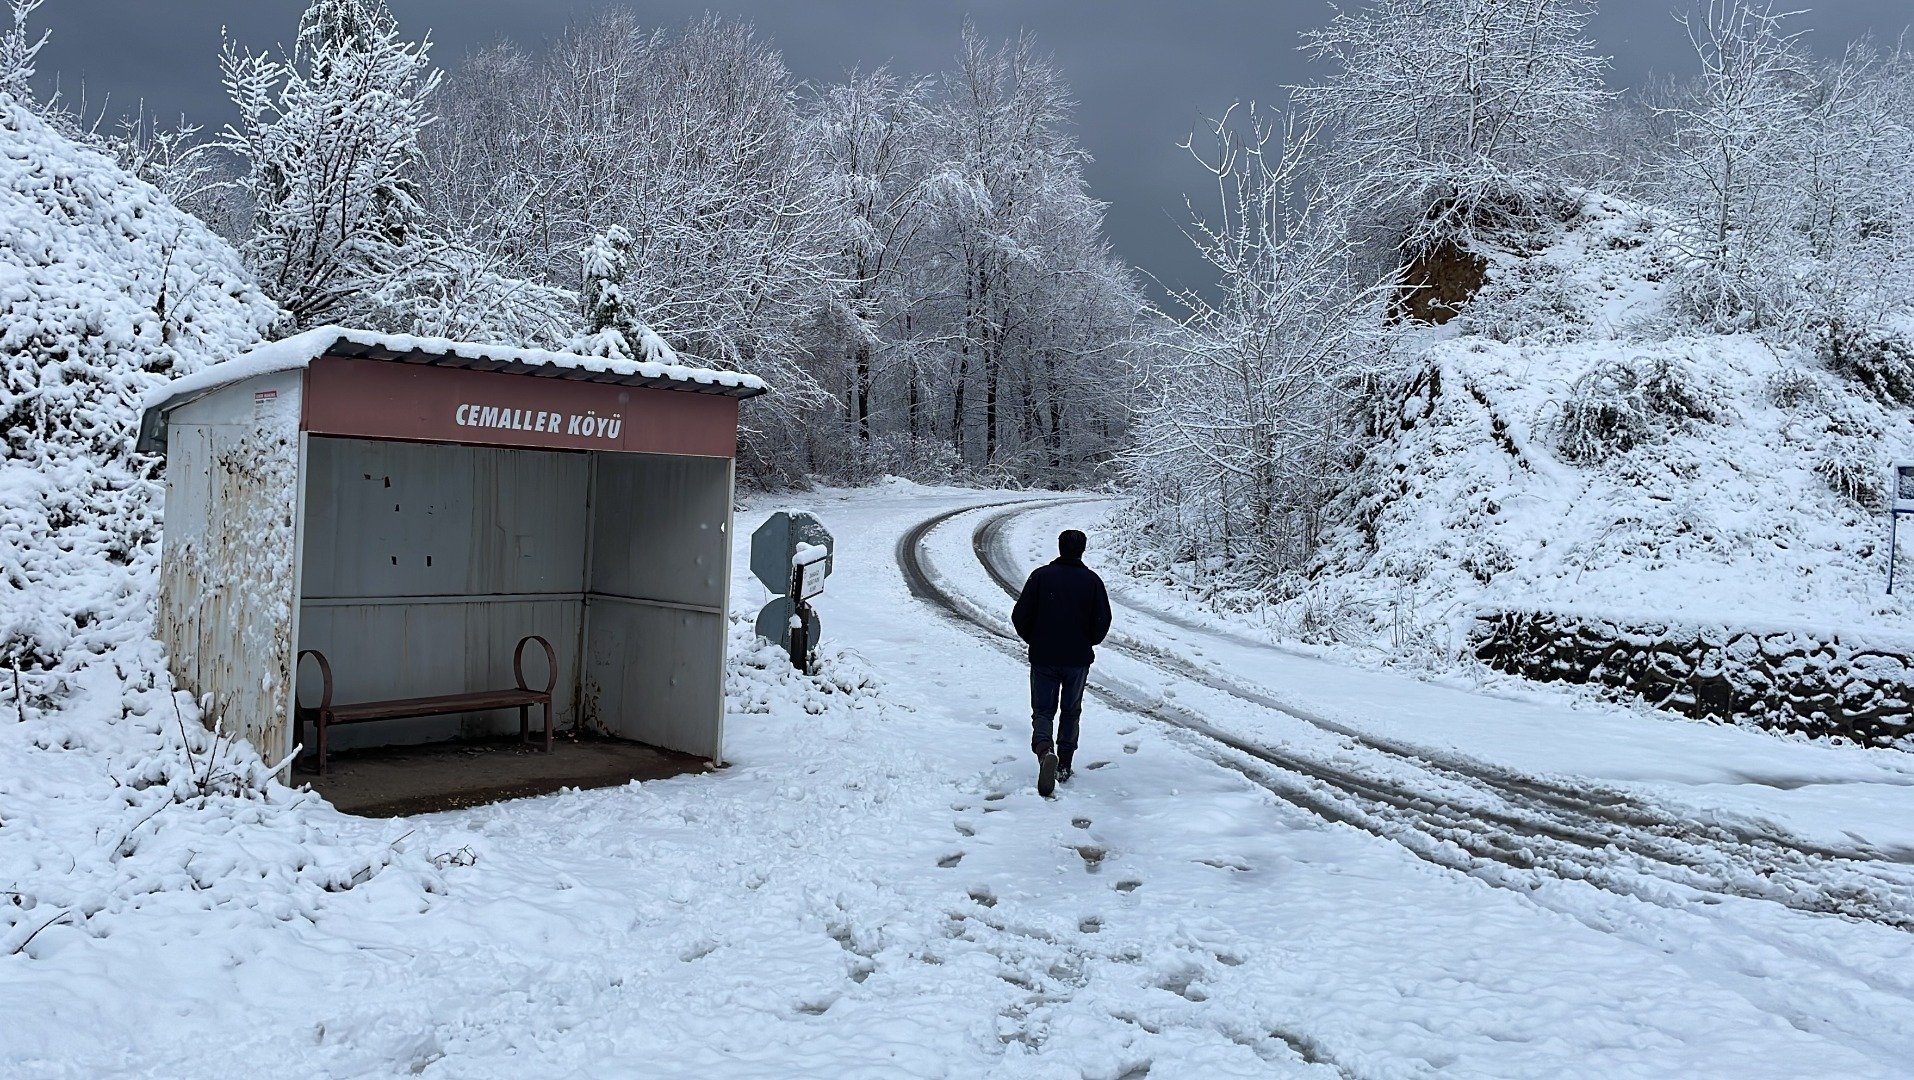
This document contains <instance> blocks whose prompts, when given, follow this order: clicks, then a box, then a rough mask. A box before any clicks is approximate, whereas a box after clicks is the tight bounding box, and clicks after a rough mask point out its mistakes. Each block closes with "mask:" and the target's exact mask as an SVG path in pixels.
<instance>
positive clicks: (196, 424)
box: [157, 373, 301, 761]
mask: <svg viewBox="0 0 1914 1080" xmlns="http://www.w3.org/2000/svg"><path fill="white" fill-rule="evenodd" d="M300 388H301V380H300V377H299V374H298V373H285V374H279V375H268V376H260V377H258V378H254V379H248V380H246V381H244V382H240V383H236V384H234V385H232V386H228V387H226V388H224V389H222V390H219V391H217V392H215V393H212V394H208V395H206V396H205V397H203V398H200V399H199V400H197V401H193V402H191V403H189V404H187V405H184V406H181V407H180V408H179V409H176V410H174V412H173V414H172V416H171V418H170V428H169V434H168V439H167V456H166V532H165V539H164V540H163V542H162V550H161V570H160V596H159V610H158V620H157V630H158V634H159V638H160V641H161V642H162V643H163V644H164V645H165V646H166V652H167V662H168V666H169V667H170V669H171V671H172V673H173V680H174V683H175V684H176V685H177V686H179V687H180V688H182V689H185V690H189V691H191V692H192V693H194V694H195V695H198V696H200V697H201V698H202V699H208V700H209V707H208V709H207V713H206V718H207V720H208V721H209V722H213V721H217V722H219V723H220V724H221V725H222V726H223V728H224V729H225V730H226V731H228V732H233V733H236V734H238V735H240V736H242V737H243V738H245V739H247V740H248V741H249V742H251V743H252V745H253V747H254V748H255V749H256V750H257V751H258V752H259V754H260V756H262V757H264V758H266V759H267V760H269V761H277V760H279V759H281V758H283V757H284V756H285V755H286V754H287V753H289V752H290V751H291V749H292V730H291V729H292V725H291V723H290V717H289V715H288V711H287V710H288V706H289V702H290V700H291V678H290V672H291V670H292V659H293V637H294V619H295V613H296V602H297V598H298V581H297V567H296V562H295V556H296V528H297V525H296V523H297V520H298V495H299V487H300V472H301V462H300V459H299V458H300V451H299V447H300V437H299V395H300Z"/></svg>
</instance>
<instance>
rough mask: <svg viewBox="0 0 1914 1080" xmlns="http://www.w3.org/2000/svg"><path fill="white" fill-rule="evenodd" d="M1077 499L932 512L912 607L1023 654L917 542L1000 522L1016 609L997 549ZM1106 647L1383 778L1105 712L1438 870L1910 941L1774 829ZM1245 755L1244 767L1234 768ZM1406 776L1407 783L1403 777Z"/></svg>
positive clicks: (1850, 871) (1847, 859)
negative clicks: (1807, 918) (1297, 726)
mask: <svg viewBox="0 0 1914 1080" xmlns="http://www.w3.org/2000/svg"><path fill="white" fill-rule="evenodd" d="M1072 501H1084V500H1045V501H1042V502H1036V503H1031V502H1027V501H1023V500H1019V501H1017V502H1015V503H1005V502H999V503H990V504H984V505H981V506H972V507H966V508H962V509H959V510H954V511H949V512H946V513H942V514H938V515H936V516H934V517H932V518H929V519H927V520H926V521H923V522H920V523H919V524H918V525H917V526H915V527H914V528H913V529H911V530H910V531H909V532H907V533H906V534H905V536H904V537H903V539H902V540H901V541H900V543H899V545H898V552H897V556H898V562H899V565H900V567H901V568H902V569H903V571H904V575H905V579H906V581H907V583H908V584H909V585H910V588H911V591H912V592H913V593H914V594H915V595H917V596H919V597H922V598H923V599H926V600H928V601H930V602H932V603H934V604H936V605H937V606H939V607H940V608H942V609H944V610H945V611H946V612H947V613H949V614H951V615H952V616H954V617H956V618H957V619H959V620H961V621H962V622H963V623H965V624H966V625H968V626H969V627H970V628H972V629H973V630H977V631H981V632H982V633H983V634H984V635H986V636H987V640H991V641H992V642H993V643H994V644H997V645H998V646H1000V647H1003V648H1005V650H1006V651H1009V652H1011V653H1013V654H1020V650H1019V649H1018V648H1017V647H1016V644H1015V642H1014V640H1013V639H1011V638H1010V636H1009V635H1008V633H1007V632H1006V631H1005V629H1004V628H1003V627H1002V625H1001V622H1000V620H998V619H996V618H994V617H993V616H992V615H991V614H990V613H988V612H985V611H982V610H980V609H979V608H978V607H977V606H976V605H975V604H974V603H972V602H971V601H969V600H968V599H967V598H965V597H963V596H962V595H961V594H959V593H957V592H956V591H954V590H950V589H946V588H945V587H944V586H943V585H941V584H940V583H939V582H938V580H937V578H936V577H935V575H934V574H933V573H931V571H930V570H929V568H928V567H927V566H926V564H925V562H924V559H923V547H924V541H925V539H926V538H927V537H928V536H929V534H930V533H931V532H932V531H934V530H935V529H937V528H938V527H939V526H941V525H943V524H945V523H947V522H949V521H950V520H951V519H953V518H956V517H959V516H962V515H965V514H972V513H978V512H981V511H986V510H996V511H997V512H996V513H995V514H993V515H991V516H990V517H989V518H987V519H986V520H985V521H983V522H982V523H981V524H980V525H979V526H978V527H977V528H976V529H975V531H974V533H973V539H972V548H973V551H974V552H975V553H976V555H977V557H978V560H979V561H980V562H981V563H982V564H983V566H984V568H985V569H986V570H987V571H988V572H989V573H990V575H991V577H992V579H993V580H995V581H996V582H997V584H998V585H999V586H1000V587H1001V588H1002V589H1003V590H1004V591H1005V592H1006V593H1007V594H1008V595H1011V596H1015V594H1016V592H1017V589H1018V585H1017V583H1016V582H1015V581H1014V580H1013V577H1012V573H1011V571H1010V570H1008V569H1007V567H1006V563H1007V559H1006V558H1005V554H1004V551H1003V548H1004V544H1003V537H1004V533H1005V530H1006V529H1007V527H1008V526H1009V524H1010V523H1011V522H1013V521H1014V520H1015V519H1016V518H1017V517H1019V516H1021V515H1023V514H1027V513H1032V512H1036V511H1039V510H1044V509H1050V508H1054V507H1056V506H1058V505H1061V504H1063V503H1066V502H1072ZM1151 614H1154V613H1153V612H1152V613H1151ZM1105 646H1106V648H1110V649H1111V650H1112V651H1115V652H1118V653H1120V654H1122V655H1125V656H1128V657H1129V658H1130V659H1132V660H1135V661H1138V662H1140V663H1143V664H1145V665H1148V666H1151V667H1154V668H1156V669H1158V670H1161V671H1164V672H1166V673H1169V674H1172V675H1174V676H1176V677H1180V678H1185V679H1189V680H1191V681H1194V682H1197V683H1199V684H1201V685H1204V686H1206V687H1209V688H1211V689H1213V690H1216V691H1219V692H1221V693H1224V694H1227V695H1229V696H1231V697H1234V698H1236V699H1238V700H1240V701H1243V702H1245V703H1247V704H1250V705H1253V706H1256V707H1258V708H1263V709H1269V710H1273V711H1276V712H1279V713H1281V714H1283V715H1286V716H1289V717H1292V718H1294V719H1297V720H1301V721H1303V722H1304V723H1307V724H1310V725H1311V726H1313V727H1316V728H1318V729H1319V730H1322V731H1324V732H1327V733H1329V734H1332V735H1335V736H1337V737H1338V738H1340V739H1343V740H1346V742H1347V743H1348V744H1349V746H1350V747H1351V749H1355V750H1359V751H1366V752H1367V753H1369V754H1371V755H1374V756H1375V757H1377V758H1380V759H1381V763H1382V764H1384V765H1386V766H1388V767H1389V768H1388V769H1384V770H1378V769H1375V768H1373V767H1369V766H1367V765H1366V764H1358V763H1351V762H1347V761H1340V760H1339V761H1328V760H1324V759H1322V758H1321V757H1320V756H1318V755H1315V754H1311V753H1309V752H1307V751H1298V750H1294V749H1292V748H1288V747H1275V746H1269V745H1264V744H1260V743H1256V742H1252V741H1249V740H1246V739H1243V738H1241V737H1240V736H1237V735H1235V734H1233V733H1231V732H1228V731H1225V730H1222V729H1219V728H1218V727H1216V726H1215V725H1214V724H1211V723H1209V722H1208V721H1207V720H1205V719H1204V718H1203V717H1200V716H1198V715H1196V714H1195V713H1192V712H1190V711H1189V710H1188V709H1186V708H1183V707H1181V706H1176V705H1170V704H1168V703H1165V702H1163V701H1161V700H1160V699H1156V698H1155V696H1154V695H1152V694H1150V693H1148V692H1147V691H1143V690H1141V689H1139V688H1135V687H1130V686H1125V685H1123V684H1122V683H1121V682H1120V681H1119V680H1114V679H1111V678H1109V677H1099V678H1097V679H1096V680H1094V682H1093V686H1092V690H1093V692H1095V693H1096V694H1097V695H1098V696H1099V697H1101V698H1103V699H1104V700H1105V701H1106V702H1107V703H1108V704H1110V705H1112V706H1113V707H1115V708H1118V709H1121V710H1124V711H1128V712H1132V713H1138V714H1141V715H1145V716H1149V717H1151V718H1152V719H1156V720H1158V721H1160V722H1162V723H1164V724H1167V725H1169V726H1170V727H1171V728H1173V729H1178V730H1180V731H1182V732H1184V733H1187V734H1191V735H1194V736H1197V737H1198V738H1199V739H1200V740H1202V741H1203V742H1207V743H1211V744H1220V746H1221V747H1222V748H1224V749H1226V750H1228V751H1232V752H1233V753H1229V754H1218V753H1216V752H1215V749H1214V747H1210V746H1204V745H1201V744H1196V745H1193V748H1194V749H1197V750H1198V751H1199V752H1203V753H1205V755H1206V756H1208V757H1210V758H1211V759H1212V760H1215V761H1217V762H1218V763H1219V764H1222V765H1225V766H1226V767H1229V768H1231V769H1233V770H1235V771H1237V772H1239V773H1242V774H1244V775H1245V776H1247V777H1249V778H1250V779H1251V780H1252V781H1254V782H1255V783H1257V784H1258V785H1259V786H1262V787H1264V788H1266V789H1268V790H1270V791H1272V792H1273V793H1274V794H1276V795H1278V796H1279V797H1281V798H1283V799H1285V800H1286V801H1290V802H1293V803H1295V804H1297V805H1299V806H1302V807H1303V808H1305V809H1307V810H1309V811H1310V812H1312V813H1314V814H1316V815H1318V816H1320V817H1323V818H1326V819H1328V820H1332V821H1337V822H1341V823H1343V824H1348V825H1352V826H1354V827H1356V828H1360V829H1362V830H1364V831H1365V832H1369V833H1372V834H1374V835H1377V836H1380V837H1383V838H1385V839H1389V840H1392V841H1394V842H1396V843H1398V844H1401V845H1402V846H1403V847H1405V848H1406V849H1408V850H1409V851H1411V852H1412V853H1414V854H1415V855H1417V856H1418V857H1420V858H1423V859H1425V860H1426V861H1429V862H1432V863H1435V864H1437V865H1440V866H1444V867H1446V868H1449V869H1455V870H1460V871H1463V872H1465V873H1469V874H1471V875H1473V876H1476V877H1480V878H1484V879H1487V880H1490V881H1492V883H1495V884H1499V885H1507V886H1511V887H1515V888H1517V889H1519V890H1520V891H1523V892H1527V891H1529V889H1530V888H1531V887H1532V886H1530V885H1529V884H1527V883H1524V882H1521V881H1519V880H1515V879H1512V878H1511V876H1510V875H1509V874H1508V873H1507V871H1511V870H1512V871H1517V872H1519V873H1520V874H1521V875H1522V876H1526V875H1527V874H1528V873H1533V872H1540V873H1545V874H1548V875H1550V876H1553V877H1558V878H1565V879H1572V880H1579V881H1583V882H1586V883H1588V884H1591V885H1594V886H1596V887H1598V888H1601V889H1604V890H1606V891H1609V892H1613V893H1618V894H1621V895H1626V896H1630V897H1633V898H1635V899H1639V900H1644V901H1648V902H1650V903H1655V904H1658V905H1664V906H1666V905H1669V904H1671V903H1676V902H1678V901H1679V900H1681V899H1684V898H1688V899H1700V900H1701V901H1702V902H1704V903H1707V902H1712V898H1713V897H1719V896H1736V897H1741V898H1745V899H1753V900H1762V901H1768V902H1772V903H1777V904H1780V905H1782V906H1784V907H1788V908H1791V909H1793V910H1797V911H1802V912H1807V913H1811V914H1817V915H1837V916H1842V917H1847V918H1852V919H1857V920H1864V921H1868V922H1874V923H1879V924H1882V925H1886V926H1891V927H1894V928H1896V929H1900V930H1904V931H1905V930H1914V902H1910V898H1911V897H1914V882H1910V881H1907V880H1905V879H1904V878H1903V877H1902V876H1901V875H1899V874H1894V873H1890V872H1888V868H1887V867H1885V866H1883V865H1882V860H1881V859H1880V858H1879V857H1878V856H1877V855H1875V854H1874V853H1872V852H1868V851H1865V850H1861V849H1858V848H1857V849H1854V850H1849V851H1840V850H1834V849H1829V848H1826V847H1819V846H1815V845H1810V844H1807V843H1804V842H1802V841H1800V840H1799V839H1798V838H1792V837H1787V836H1784V835H1782V834H1780V833H1778V832H1774V831H1770V830H1765V829H1756V828H1753V827H1748V826H1743V827H1734V826H1730V825H1725V824H1721V823H1718V822H1703V821H1697V820H1694V819H1691V818H1685V817H1682V816H1680V815H1677V814H1673V813H1670V812H1668V811H1667V810H1665V809H1662V808H1660V807H1657V806H1654V805H1653V804H1651V803H1648V802H1646V801H1644V800H1643V799H1641V798H1640V797H1639V796H1636V795H1634V794H1632V793H1630V792H1627V791H1624V790H1621V789H1618V788H1614V787H1610V786H1605V785H1594V786H1587V787H1577V786H1571V785H1569V784H1568V783H1564V782H1562V781H1558V780H1553V779H1550V778H1546V777H1540V776H1534V775H1531V774H1527V773H1523V772H1520V771H1517V770H1513V769H1507V768H1502V767H1498V766H1494V765H1489V764H1487V763H1484V762H1481V761H1479V760H1476V759H1472V758H1468V757H1465V756H1462V755H1457V754H1450V753H1442V752H1437V751H1432V750H1430V749H1428V748H1423V747H1415V746H1411V745H1407V744H1403V743H1400V742H1397V741H1395V740H1391V739H1387V738H1384V737H1379V736H1376V735H1373V734H1371V733H1367V732H1363V731H1360V730H1358V729H1355V728H1352V727H1350V726H1349V725H1346V724H1341V723H1338V722H1335V721H1333V720H1330V719H1328V718H1326V717H1322V716H1319V715H1317V714H1314V713H1312V712H1309V711H1307V710H1304V709H1300V708H1297V707H1296V706H1294V705H1290V704H1288V703H1286V702H1282V701H1279V700H1276V699H1275V698H1272V697H1271V696H1269V695H1268V694H1265V693H1263V692H1261V691H1258V690H1256V689H1253V688H1251V687H1246V686H1243V685H1242V684H1239V683H1236V682H1234V681H1232V680H1229V679H1226V678H1223V677H1220V676H1218V675H1216V674H1215V673H1213V672H1209V671H1206V670H1204V669H1202V668H1200V667H1197V666H1196V665H1194V664H1191V663H1190V662H1189V661H1187V660H1185V659H1183V658H1181V657H1178V656H1175V655H1173V654H1171V653H1168V652H1166V651H1165V650H1162V649H1160V648H1155V647H1152V646H1148V645H1145V644H1143V643H1140V642H1137V641H1135V640H1134V639H1129V638H1127V637H1125V636H1123V635H1120V634H1118V635H1113V636H1112V639H1111V640H1110V641H1108V642H1106V643H1105ZM1185 741H1186V742H1193V740H1187V739H1186V740H1185ZM1244 757H1246V758H1248V759H1250V761H1247V762H1246V761H1243V760H1241V759H1242V758H1244ZM1404 769H1407V770H1410V775H1411V776H1413V777H1415V779H1414V780H1410V779H1408V778H1406V777H1404V776H1403V775H1402V770H1404ZM1391 772H1393V773H1394V775H1391ZM1489 864H1493V865H1492V866H1491V865H1489ZM1683 894H1687V895H1686V896H1684V895H1683Z"/></svg>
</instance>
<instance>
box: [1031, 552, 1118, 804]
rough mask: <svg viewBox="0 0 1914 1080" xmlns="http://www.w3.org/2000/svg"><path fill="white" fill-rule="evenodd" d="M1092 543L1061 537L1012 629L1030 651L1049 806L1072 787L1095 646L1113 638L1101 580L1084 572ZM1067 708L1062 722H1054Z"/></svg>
mask: <svg viewBox="0 0 1914 1080" xmlns="http://www.w3.org/2000/svg"><path fill="white" fill-rule="evenodd" d="M1086 543H1087V541H1086V540H1085V538H1084V535H1083V534H1082V533H1080V532H1078V531H1077V530H1075V529H1066V530H1064V532H1063V533H1062V534H1061V535H1059V536H1058V537H1057V558H1056V561H1054V562H1052V563H1049V564H1048V565H1045V566H1039V567H1037V568H1036V569H1035V570H1033V571H1031V573H1030V580H1028V581H1026V582H1024V585H1023V592H1022V593H1020V594H1018V596H1017V606H1016V608H1014V609H1013V610H1012V611H1011V613H1010V621H1011V623H1012V624H1013V625H1015V626H1016V628H1017V636H1018V637H1020V638H1022V639H1023V640H1024V642H1025V644H1027V645H1029V646H1030V749H1031V751H1032V752H1033V753H1035V754H1036V755H1037V794H1039V795H1042V796H1043V797H1044V798H1046V799H1047V798H1049V797H1050V796H1051V794H1052V793H1053V792H1055V791H1056V790H1057V782H1058V781H1060V780H1062V781H1068V780H1069V779H1070V759H1071V758H1072V757H1074V756H1075V755H1076V752H1077V722H1078V721H1079V720H1081V719H1082V717H1083V684H1084V683H1085V682H1087V681H1088V680H1089V678H1090V665H1091V664H1092V663H1093V662H1095V660H1096V651H1095V650H1094V649H1093V648H1092V646H1095V645H1100V644H1102V642H1103V637H1104V635H1105V634H1108V633H1109V632H1110V596H1109V594H1108V593H1106V592H1105V591H1104V589H1103V579H1102V578H1100V577H1098V576H1097V575H1096V572H1095V571H1093V570H1091V569H1090V568H1089V567H1087V566H1085V565H1083V549H1084V546H1085V544H1086ZM1059 705H1061V706H1062V722H1061V723H1060V724H1058V725H1057V729H1056V734H1055V737H1054V738H1052V736H1051V727H1050V725H1051V722H1052V720H1054V719H1056V717H1057V713H1058V706H1059Z"/></svg>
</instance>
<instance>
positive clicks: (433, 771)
mask: <svg viewBox="0 0 1914 1080" xmlns="http://www.w3.org/2000/svg"><path fill="white" fill-rule="evenodd" d="M312 767H313V766H312V765H311V764H310V762H309V759H307V758H301V759H300V762H299V764H298V766H296V767H295V769H294V772H293V775H292V782H293V783H294V784H295V785H297V784H311V785H312V788H313V790H314V791H317V792H318V793H319V794H321V795H324V796H325V797H326V799H327V801H329V802H331V803H332V805H334V806H336V807H338V808H339V809H341V810H343V811H345V812H346V813H348V814H357V815H359V816H360V817H405V816H409V815H412V814H429V813H433V812H436V811H439V810H456V809H459V808H461V807H467V806H478V805H481V804H484V803H492V802H503V801H504V800H506V799H523V798H527V797H529V796H533V795H549V794H551V793H552V792H554V791H557V790H559V789H560V788H568V787H569V788H594V787H616V786H617V785H619V784H624V783H627V782H629V781H632V780H662V779H664V778H666V777H669V776H682V775H685V774H687V773H699V772H704V771H706V769H707V768H708V767H709V763H708V762H706V761H705V759H704V758H701V757H695V756H693V755H690V754H680V753H676V752H674V751H670V750H660V749H658V748H657V747H655V746H646V745H644V744H642V743H635V742H626V741H624V740H622V739H606V738H574V737H568V736H564V735H561V736H560V737H559V738H558V740H557V742H556V744H555V745H554V746H553V748H552V752H551V753H549V754H547V753H545V752H544V751H543V750H541V749H539V748H537V747H535V746H530V745H525V744H521V743H520V742H519V741H518V737H517V736H516V735H514V736H509V737H505V738H500V739H487V740H473V741H465V740H461V741H457V742H440V743H424V744H421V745H415V746H381V747H373V748H369V749H363V750H343V751H337V752H334V753H333V754H332V755H331V762H330V771H329V773H328V774H327V775H326V776H324V777H321V776H320V775H319V774H318V773H317V772H309V771H306V770H307V769H310V768H312Z"/></svg>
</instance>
